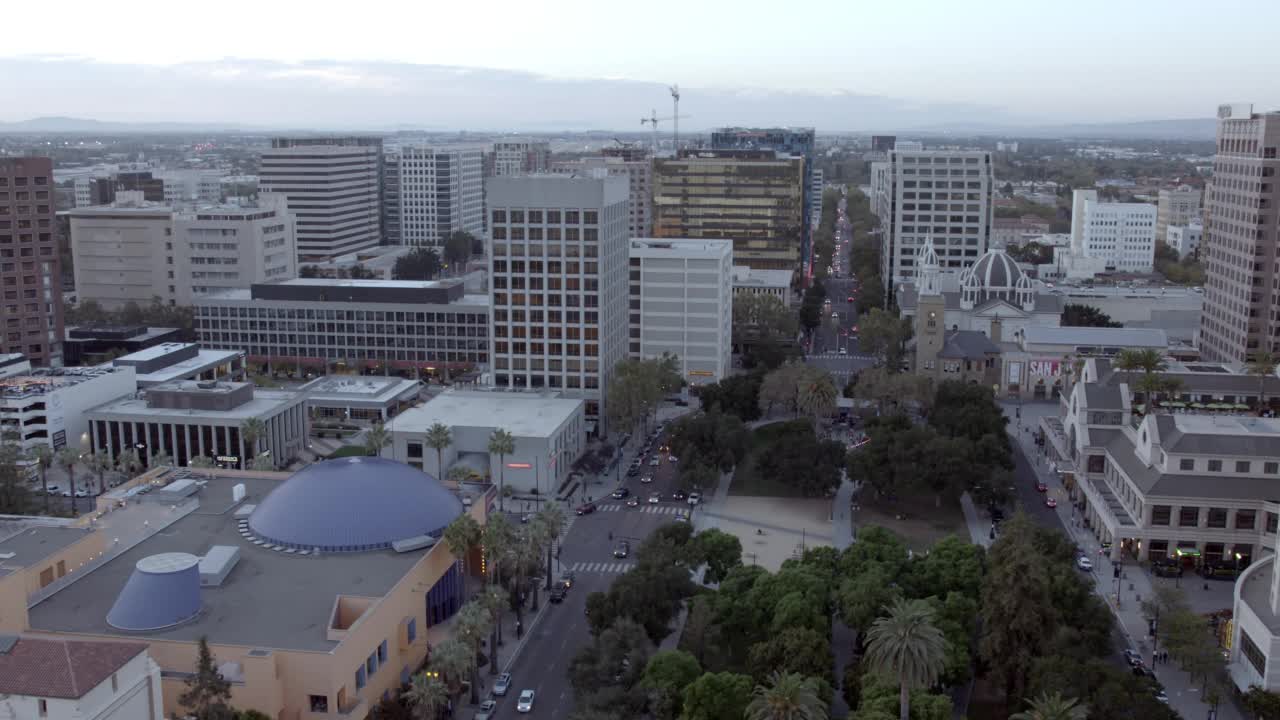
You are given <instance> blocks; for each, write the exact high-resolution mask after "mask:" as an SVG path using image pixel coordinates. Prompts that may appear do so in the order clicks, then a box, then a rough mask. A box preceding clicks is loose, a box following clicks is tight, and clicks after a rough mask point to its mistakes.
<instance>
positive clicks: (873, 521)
mask: <svg viewBox="0 0 1280 720" xmlns="http://www.w3.org/2000/svg"><path fill="white" fill-rule="evenodd" d="M854 502H855V503H856V504H857V506H858V508H857V510H855V511H854V513H853V527H854V534H855V536H856V534H857V532H858V531H859V530H860V529H861V528H866V527H870V526H872V525H879V526H880V527H883V528H887V529H889V530H892V531H893V532H894V533H895V534H896V535H897V536H898V537H900V538H902V541H903V542H904V543H906V545H907V547H909V548H911V549H912V550H914V551H915V552H924V551H926V550H928V549H929V548H931V547H933V544H934V543H936V542H937V541H939V540H941V539H942V538H944V537H946V536H948V535H955V536H956V537H958V538H960V539H961V540H964V541H965V542H969V540H970V538H969V528H968V525H967V524H966V523H965V520H964V512H963V511H962V510H961V509H960V501H959V500H958V499H955V498H944V499H943V501H942V505H941V506H940V507H939V506H937V505H936V504H935V501H934V497H933V496H932V495H919V496H911V497H906V498H898V499H896V500H893V501H892V502H890V501H889V500H887V499H884V498H876V497H875V493H873V492H871V491H867V492H866V493H862V494H860V495H859V497H858V499H856V500H855V501H854ZM899 515H903V516H904V519H901V520H899V519H898V516H899Z"/></svg>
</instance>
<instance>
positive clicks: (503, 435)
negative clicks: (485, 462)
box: [489, 428, 516, 512]
mask: <svg viewBox="0 0 1280 720" xmlns="http://www.w3.org/2000/svg"><path fill="white" fill-rule="evenodd" d="M515 451H516V440H515V438H513V437H511V433H509V432H507V431H506V430H503V429H502V428H498V429H496V430H494V431H493V434H492V435H490V436H489V454H490V455H497V456H498V510H499V512H506V507H505V505H504V503H503V502H502V500H503V493H504V492H505V491H506V485H504V484H503V472H502V470H503V467H504V466H505V465H506V464H507V456H508V455H510V454H511V453H513V452H515Z"/></svg>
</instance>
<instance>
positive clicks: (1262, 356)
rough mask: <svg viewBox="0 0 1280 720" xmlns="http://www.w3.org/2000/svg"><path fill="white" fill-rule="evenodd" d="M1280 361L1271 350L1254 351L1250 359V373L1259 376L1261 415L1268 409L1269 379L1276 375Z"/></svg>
mask: <svg viewBox="0 0 1280 720" xmlns="http://www.w3.org/2000/svg"><path fill="white" fill-rule="evenodd" d="M1277 363H1280V360H1277V358H1276V356H1275V355H1274V354H1272V353H1270V352H1267V351H1265V350H1264V351H1262V352H1258V353H1254V355H1253V357H1252V358H1250V359H1249V364H1248V368H1249V374H1250V375H1253V376H1254V377H1256V378H1258V414H1259V415H1261V414H1263V413H1264V412H1266V410H1267V379H1268V378H1273V377H1275V376H1276V365H1277Z"/></svg>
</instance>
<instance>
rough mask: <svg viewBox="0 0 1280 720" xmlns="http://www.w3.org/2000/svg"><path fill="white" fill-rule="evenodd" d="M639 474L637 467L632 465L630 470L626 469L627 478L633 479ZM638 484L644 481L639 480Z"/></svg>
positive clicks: (638, 467)
mask: <svg viewBox="0 0 1280 720" xmlns="http://www.w3.org/2000/svg"><path fill="white" fill-rule="evenodd" d="M639 474H640V466H639V465H632V466H631V467H630V468H628V469H627V477H635V476H637V475H639ZM640 482H644V481H643V480H641V481H640Z"/></svg>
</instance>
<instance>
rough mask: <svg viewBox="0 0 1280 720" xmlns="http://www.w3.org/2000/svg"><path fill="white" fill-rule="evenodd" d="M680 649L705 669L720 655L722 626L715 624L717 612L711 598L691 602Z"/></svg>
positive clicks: (696, 599) (681, 636)
mask: <svg viewBox="0 0 1280 720" xmlns="http://www.w3.org/2000/svg"><path fill="white" fill-rule="evenodd" d="M679 647H680V649H681V650H684V651H686V652H688V653H689V654H691V655H693V658H694V659H695V660H697V661H698V664H699V665H701V666H703V667H707V666H708V663H709V662H710V661H711V660H712V659H713V658H716V657H718V656H719V655H720V652H721V647H720V626H719V625H717V624H716V622H715V611H714V610H713V609H712V607H711V600H710V599H709V598H707V597H703V596H695V597H693V598H692V599H691V600H690V601H689V614H688V616H686V617H685V621H684V633H682V634H681V635H680V645H679Z"/></svg>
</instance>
